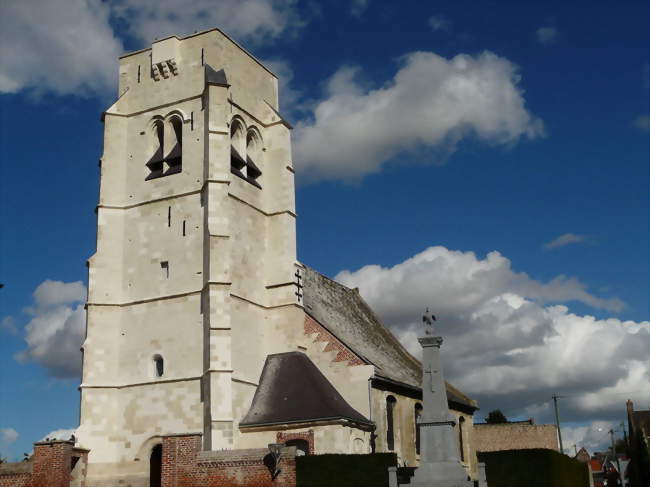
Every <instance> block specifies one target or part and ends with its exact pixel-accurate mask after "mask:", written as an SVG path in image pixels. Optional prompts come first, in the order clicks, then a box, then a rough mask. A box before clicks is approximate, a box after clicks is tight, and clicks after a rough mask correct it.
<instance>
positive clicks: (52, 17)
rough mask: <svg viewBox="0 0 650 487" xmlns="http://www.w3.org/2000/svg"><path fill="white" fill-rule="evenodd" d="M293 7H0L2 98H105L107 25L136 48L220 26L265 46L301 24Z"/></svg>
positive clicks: (73, 3) (52, 0)
mask: <svg viewBox="0 0 650 487" xmlns="http://www.w3.org/2000/svg"><path fill="white" fill-rule="evenodd" d="M296 3H297V2H296V0H219V1H218V2H215V1H213V0H116V1H114V2H103V1H101V0H48V1H46V2H44V1H42V0H20V1H7V2H2V3H0V29H1V31H2V43H0V93H17V92H20V91H22V90H32V91H33V92H34V93H37V94H41V93H44V92H53V93H54V94H57V95H68V94H71V95H77V96H90V95H99V96H103V97H104V96H111V95H113V94H114V92H115V90H116V87H117V78H118V69H117V59H118V57H119V56H120V55H121V54H122V52H123V46H122V41H121V39H119V38H118V36H117V35H116V33H115V31H114V30H113V28H112V26H111V24H110V23H109V20H110V19H111V18H113V19H116V20H118V21H119V22H120V23H122V25H124V26H125V27H126V30H127V31H128V32H129V33H130V34H131V36H132V37H134V38H135V39H136V40H137V41H139V42H140V43H141V45H143V46H144V45H147V44H149V43H150V42H151V41H153V40H154V39H155V38H163V37H166V36H169V35H179V36H181V35H186V34H191V33H193V32H195V31H197V30H204V29H209V28H213V27H215V26H219V27H221V28H223V30H224V31H225V32H227V33H228V34H230V35H232V36H233V37H234V38H235V39H236V40H238V41H242V42H269V41H271V40H275V39H278V38H280V36H286V35H289V34H291V33H293V32H295V31H296V30H297V29H299V28H301V27H302V26H303V25H304V24H305V22H304V21H303V20H301V19H300V17H299V15H298V13H297V10H296Z"/></svg>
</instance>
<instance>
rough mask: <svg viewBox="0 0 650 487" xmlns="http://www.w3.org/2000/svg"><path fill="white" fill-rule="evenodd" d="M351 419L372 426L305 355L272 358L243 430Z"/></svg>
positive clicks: (265, 365) (291, 354)
mask: <svg viewBox="0 0 650 487" xmlns="http://www.w3.org/2000/svg"><path fill="white" fill-rule="evenodd" d="M337 420H347V421H350V422H352V423H356V424H361V425H371V424H372V423H371V422H370V421H369V420H368V419H366V418H365V417H364V416H363V415H362V414H361V413H359V412H357V411H356V410H355V409H353V408H352V406H350V405H349V404H348V403H347V402H346V401H345V399H343V397H341V395H340V394H339V393H338V391H337V390H336V389H335V388H334V386H333V385H332V384H331V383H330V382H329V381H328V380H327V378H326V377H325V376H324V375H323V374H322V372H321V371H320V370H318V367H316V365H314V363H313V362H312V361H311V360H310V359H309V357H307V355H305V354H304V353H302V352H286V353H277V354H274V355H269V356H268V357H267V358H266V362H265V363H264V368H263V369H262V376H261V377H260V384H259V387H258V388H257V390H256V391H255V396H254V397H253V403H252V404H251V408H250V410H249V411H248V413H247V414H246V417H245V418H244V419H243V420H242V422H241V423H240V426H242V427H255V426H267V425H275V424H287V423H306V422H313V421H337Z"/></svg>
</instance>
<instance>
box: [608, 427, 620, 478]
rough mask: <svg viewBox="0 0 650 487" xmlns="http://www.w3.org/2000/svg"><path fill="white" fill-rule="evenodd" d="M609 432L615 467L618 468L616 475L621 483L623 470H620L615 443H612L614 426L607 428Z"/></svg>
mask: <svg viewBox="0 0 650 487" xmlns="http://www.w3.org/2000/svg"><path fill="white" fill-rule="evenodd" d="M609 434H610V436H611V438H612V455H614V458H615V459H616V467H617V469H618V475H619V476H620V477H621V483H623V472H621V462H620V461H619V460H618V455H617V454H616V445H615V444H614V428H612V429H611V430H609Z"/></svg>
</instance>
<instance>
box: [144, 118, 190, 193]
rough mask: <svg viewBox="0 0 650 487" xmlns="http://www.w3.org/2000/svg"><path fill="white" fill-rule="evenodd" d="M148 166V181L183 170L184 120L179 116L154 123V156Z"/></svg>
mask: <svg viewBox="0 0 650 487" xmlns="http://www.w3.org/2000/svg"><path fill="white" fill-rule="evenodd" d="M147 168H148V169H149V174H148V175H147V177H146V178H145V180H147V181H148V180H150V179H156V178H160V177H163V176H169V175H170V174H177V173H179V172H181V171H182V170H183V122H182V120H181V119H180V118H179V117H177V116H174V117H172V118H171V119H169V120H167V121H166V122H163V121H162V120H156V122H155V123H154V125H153V156H151V159H149V161H148V162H147Z"/></svg>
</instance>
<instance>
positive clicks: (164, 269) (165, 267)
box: [160, 260, 169, 279]
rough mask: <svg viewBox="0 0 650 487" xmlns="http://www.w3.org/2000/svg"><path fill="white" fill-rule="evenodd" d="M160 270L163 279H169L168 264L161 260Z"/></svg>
mask: <svg viewBox="0 0 650 487" xmlns="http://www.w3.org/2000/svg"><path fill="white" fill-rule="evenodd" d="M160 268H161V269H162V276H163V279H169V262H168V261H166V260H163V261H162V262H161V263H160Z"/></svg>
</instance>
